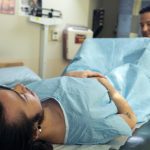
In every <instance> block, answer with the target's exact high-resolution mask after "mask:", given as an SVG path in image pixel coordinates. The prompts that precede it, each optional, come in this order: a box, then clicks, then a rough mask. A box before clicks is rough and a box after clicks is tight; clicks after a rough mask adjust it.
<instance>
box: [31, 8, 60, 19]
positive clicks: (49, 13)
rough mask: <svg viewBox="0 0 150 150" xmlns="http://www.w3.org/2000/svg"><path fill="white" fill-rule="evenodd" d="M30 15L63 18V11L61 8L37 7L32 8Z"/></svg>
mask: <svg viewBox="0 0 150 150" xmlns="http://www.w3.org/2000/svg"><path fill="white" fill-rule="evenodd" d="M30 15H32V16H36V17H48V18H54V17H56V18H61V17H62V13H61V11H60V10H56V9H47V8H37V7H33V8H31V11H30Z"/></svg>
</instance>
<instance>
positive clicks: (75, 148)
mask: <svg viewBox="0 0 150 150" xmlns="http://www.w3.org/2000/svg"><path fill="white" fill-rule="evenodd" d="M127 138H128V137H127V136H120V137H118V138H116V139H114V140H112V141H111V142H109V143H107V144H102V145H58V144H55V145H53V146H54V150H119V148H120V146H122V145H124V144H125V142H126V140H127Z"/></svg>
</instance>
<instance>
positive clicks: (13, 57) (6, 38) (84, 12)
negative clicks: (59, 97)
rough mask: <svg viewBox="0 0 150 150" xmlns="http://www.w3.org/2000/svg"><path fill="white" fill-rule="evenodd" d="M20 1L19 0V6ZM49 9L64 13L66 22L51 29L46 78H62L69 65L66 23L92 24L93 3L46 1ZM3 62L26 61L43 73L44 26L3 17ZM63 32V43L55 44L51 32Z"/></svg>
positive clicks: (86, 0) (0, 39) (0, 41)
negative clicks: (65, 52) (64, 48)
mask: <svg viewBox="0 0 150 150" xmlns="http://www.w3.org/2000/svg"><path fill="white" fill-rule="evenodd" d="M18 3H19V0H16V4H17V7H18ZM43 6H44V7H45V8H53V9H58V10H61V11H62V14H63V18H62V23H61V24H60V25H59V26H56V27H55V26H53V27H50V28H49V38H48V39H47V40H48V47H47V52H46V58H45V60H46V64H45V66H46V71H45V76H46V77H53V76H57V75H60V74H61V72H62V70H63V69H64V67H65V66H66V65H67V62H66V61H65V60H64V59H63V58H62V31H63V29H64V27H65V25H66V24H78V25H85V26H86V25H88V11H89V0H63V1H62V0H55V1H54V0H43ZM0 22H1V23H0V33H1V36H0V61H1V62H2V61H5V62H6V61H9V62H10V61H23V62H24V64H25V65H26V66H28V67H30V68H31V69H33V70H34V71H35V72H37V73H38V71H39V50H40V30H41V27H40V25H37V24H34V23H30V22H29V21H28V17H23V16H18V14H17V10H16V14H15V15H4V14H0ZM54 28H56V29H57V30H58V31H59V41H51V38H50V36H51V30H52V29H54Z"/></svg>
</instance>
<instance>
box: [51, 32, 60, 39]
mask: <svg viewBox="0 0 150 150" xmlns="http://www.w3.org/2000/svg"><path fill="white" fill-rule="evenodd" d="M51 36H52V37H51V38H52V41H58V40H59V33H58V30H52V33H51Z"/></svg>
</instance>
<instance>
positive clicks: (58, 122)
mask: <svg viewBox="0 0 150 150" xmlns="http://www.w3.org/2000/svg"><path fill="white" fill-rule="evenodd" d="M42 105H43V108H44V120H43V123H42V124H41V128H42V133H41V136H40V137H39V138H40V139H43V140H46V141H50V142H51V143H54V144H62V143H63V142H64V136H65V121H64V115H63V112H62V110H61V107H60V105H59V104H58V102H57V101H55V100H47V101H45V102H44V103H43V104H42Z"/></svg>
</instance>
